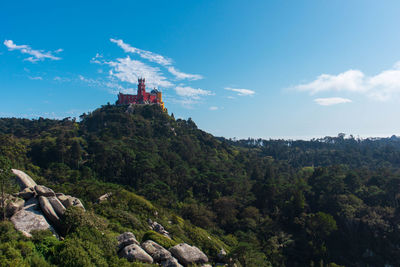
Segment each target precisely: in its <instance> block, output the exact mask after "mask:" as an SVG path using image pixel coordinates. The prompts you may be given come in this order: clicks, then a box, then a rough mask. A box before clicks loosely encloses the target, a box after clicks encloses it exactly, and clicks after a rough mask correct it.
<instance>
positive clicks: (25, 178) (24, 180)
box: [11, 169, 36, 189]
mask: <svg viewBox="0 0 400 267" xmlns="http://www.w3.org/2000/svg"><path fill="white" fill-rule="evenodd" d="M11 171H12V172H13V174H15V176H16V178H17V182H18V183H19V184H20V185H21V187H22V189H25V188H27V187H31V188H33V187H35V186H36V183H35V181H34V180H33V179H32V178H31V177H30V176H29V175H27V174H26V173H24V172H23V171H20V170H16V169H11Z"/></svg>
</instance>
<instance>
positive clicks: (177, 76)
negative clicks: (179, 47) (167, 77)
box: [167, 66, 203, 80]
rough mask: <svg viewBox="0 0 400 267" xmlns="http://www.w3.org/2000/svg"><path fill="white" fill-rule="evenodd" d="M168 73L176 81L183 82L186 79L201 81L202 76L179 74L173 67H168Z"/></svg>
mask: <svg viewBox="0 0 400 267" xmlns="http://www.w3.org/2000/svg"><path fill="white" fill-rule="evenodd" d="M167 69H168V71H169V72H170V73H171V74H173V75H174V76H175V77H176V78H177V79H178V80H183V79H188V80H200V79H203V76H201V75H199V74H189V73H184V72H181V71H179V70H177V69H175V68H174V67H172V66H171V67H168V68H167Z"/></svg>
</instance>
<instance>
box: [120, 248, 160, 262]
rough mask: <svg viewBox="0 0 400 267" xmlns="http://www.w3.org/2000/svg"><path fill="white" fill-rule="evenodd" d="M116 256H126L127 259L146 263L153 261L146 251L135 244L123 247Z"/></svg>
mask: <svg viewBox="0 0 400 267" xmlns="http://www.w3.org/2000/svg"><path fill="white" fill-rule="evenodd" d="M118 256H119V257H121V258H126V259H127V260H128V261H131V262H132V261H141V262H146V263H153V258H152V257H151V256H150V255H149V254H147V253H146V251H144V250H143V249H142V248H141V247H139V246H138V245H136V244H132V245H129V246H126V247H124V248H123V249H122V250H121V251H120V252H119V253H118Z"/></svg>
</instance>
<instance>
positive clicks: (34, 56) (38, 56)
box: [4, 40, 62, 63]
mask: <svg viewBox="0 0 400 267" xmlns="http://www.w3.org/2000/svg"><path fill="white" fill-rule="evenodd" d="M4 45H5V46H6V47H7V48H8V50H10V51H12V50H19V51H20V52H21V53H23V54H28V55H31V57H28V58H25V59H24V60H27V61H30V62H32V63H33V62H37V61H43V60H45V59H51V60H60V59H61V58H60V57H56V56H54V55H53V54H52V52H46V51H43V50H34V49H32V48H31V47H30V46H29V45H16V44H15V43H14V42H13V41H12V40H5V41H4ZM61 51H62V49H58V50H56V51H55V53H59V52H61Z"/></svg>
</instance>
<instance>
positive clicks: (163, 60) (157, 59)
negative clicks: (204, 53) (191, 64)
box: [110, 38, 203, 80]
mask: <svg viewBox="0 0 400 267" xmlns="http://www.w3.org/2000/svg"><path fill="white" fill-rule="evenodd" d="M110 41H111V42H113V43H116V44H117V45H118V46H119V47H121V48H122V49H123V50H124V51H125V52H126V53H131V54H136V55H139V56H140V57H141V58H143V59H146V60H148V61H150V62H154V63H157V64H159V65H161V66H163V67H165V68H167V70H168V71H169V72H170V73H171V74H172V75H174V76H175V78H176V79H178V80H184V79H187V80H200V79H203V76H201V75H199V74H189V73H185V72H182V71H179V70H177V69H176V68H175V67H174V66H172V63H173V61H172V59H170V58H167V57H165V56H162V55H159V54H157V53H154V52H151V51H146V50H142V49H139V48H136V47H133V46H131V45H130V44H127V43H125V42H124V41H123V40H121V39H119V40H116V39H113V38H111V39H110Z"/></svg>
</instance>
